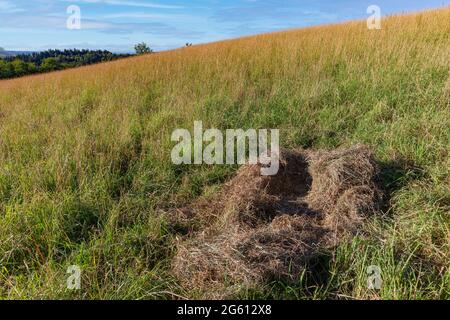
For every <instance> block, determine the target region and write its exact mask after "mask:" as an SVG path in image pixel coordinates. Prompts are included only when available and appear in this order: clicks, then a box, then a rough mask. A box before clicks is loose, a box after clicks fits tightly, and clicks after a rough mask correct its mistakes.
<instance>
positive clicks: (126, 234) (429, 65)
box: [0, 8, 450, 299]
mask: <svg viewBox="0 0 450 320" xmlns="http://www.w3.org/2000/svg"><path fill="white" fill-rule="evenodd" d="M449 36H450V9H449V8H444V9H440V10H434V11H429V12H424V13H420V14H411V15H405V16H394V17H389V18H387V19H384V20H383V21H382V29H381V30H368V29H367V27H366V23H365V21H364V22H349V23H345V24H340V25H330V26H321V27H313V28H306V29H301V30H292V31H287V32H280V33H273V34H265V35H260V36H256V37H248V38H242V39H237V40H232V41H225V42H219V43H213V44H208V45H199V46H192V47H189V48H183V49H179V50H174V51H170V52H164V53H158V54H153V55H148V56H141V57H136V58H129V59H123V60H120V61H115V62H111V63H106V64H100V65H95V66H90V67H83V68H79V69H76V70H67V71H64V72H56V73H51V74H43V75H38V76H32V77H25V78H21V79H14V80H7V81H0V296H1V297H2V298H84V299H90V298H104V299H108V298H136V299H142V298H148V299H152V298H170V299H172V298H177V297H178V298H179V297H187V298H196V297H203V296H208V293H206V294H205V291H207V290H203V289H202V288H203V287H204V286H205V284H207V283H211V281H212V282H213V283H214V285H217V288H218V289H217V290H216V291H215V292H216V293H217V294H218V295H219V296H223V295H227V294H231V295H232V296H235V297H242V298H252V297H261V298H304V297H313V298H333V299H335V298H376V299H379V298H419V299H430V298H449V291H450V290H449V277H450V273H449V270H448V252H449V251H450V250H449V249H450V248H449V239H450V234H449V216H448V212H449V208H450V199H449V195H450V190H449V185H450V183H449V182H450V180H449V179H450V178H449V168H450V162H449V149H450V142H449V141H450V140H449V128H450V107H449V106H450V78H449V70H450V46H449V43H450V41H449V40H450V39H449ZM195 120H202V121H203V125H204V127H205V128H218V129H222V130H224V129H227V128H242V129H247V128H255V129H258V128H276V129H280V133H281V146H282V148H284V149H285V150H291V151H288V152H291V153H293V154H291V153H288V154H287V155H292V156H293V157H294V158H295V159H296V160H295V161H294V163H295V165H294V167H295V168H297V169H298V170H297V169H296V170H297V171H296V172H297V174H296V179H295V181H291V180H290V179H289V178H287V180H286V179H285V180H283V179H284V178H283V177H281V176H280V177H278V178H274V182H275V184H274V185H273V189H270V188H269V189H267V190H268V191H269V192H258V193H257V195H255V193H253V191H252V190H247V189H245V188H257V189H256V190H260V191H261V190H266V189H265V188H259V187H258V186H261V184H262V185H264V184H265V183H267V181H265V180H264V179H263V180H259V179H262V178H258V177H256V176H254V175H253V174H252V170H253V169H252V168H251V167H250V168H249V167H246V166H245V167H243V168H241V169H239V168H236V167H230V166H208V165H202V166H176V165H173V164H172V162H171V159H170V152H171V149H172V147H173V143H172V142H171V141H170V136H171V133H172V132H173V130H174V129H176V128H188V129H189V128H192V125H193V123H194V121H195ZM359 144H360V146H361V145H365V146H366V147H360V148H362V149H361V150H370V157H369V156H368V157H365V156H364V157H362V158H361V159H370V161H369V162H367V161H366V160H364V161H362V162H358V163H359V164H358V165H357V164H356V163H355V165H357V169H355V170H356V171H355V172H364V174H363V175H362V176H359V178H360V179H362V180H358V181H359V182H357V183H354V182H353V181H352V180H351V179H350V180H349V181H350V182H349V183H350V185H348V186H347V185H346V186H345V188H343V189H342V190H341V189H340V187H339V186H341V183H340V182H339V181H340V180H339V179H338V177H339V175H337V176H335V175H334V174H333V172H341V171H340V168H341V165H344V167H345V163H346V162H342V163H341V162H339V161H340V160H339V159H341V158H342V157H341V153H340V152H344V153H345V151H343V150H354V149H352V146H354V145H359ZM321 150H322V151H321ZM333 150H339V151H333ZM358 150H360V149H358ZM296 152H298V154H297V155H296ZM335 152H337V153H335ZM358 154H366V151H364V152H362V153H358ZM294 155H295V156H294ZM335 156H336V157H337V158H336V159H335V158H333V157H335ZM330 157H331V158H330ZM288 158H289V157H288ZM344 158H345V157H344ZM356 158H357V157H356ZM356 158H352V159H356ZM321 159H326V161H325V160H324V162H321ZM330 159H335V160H336V161H334V160H333V161H331V163H333V164H334V165H335V166H336V167H333V168H334V169H333V170H334V171H333V170H331V169H330V170H329V168H330V167H329V165H328V163H329V160H330ZM358 159H359V158H358ZM352 161H353V160H352ZM352 161H350V163H353V162H352ZM287 163H288V164H289V163H290V162H289V161H288V162H287ZM369 163H370V166H369ZM360 164H362V165H361V167H359V165H360ZM321 168H328V169H325V170H324V171H323V174H320V173H321V172H322V171H321ZM352 168H354V167H352ZM367 169H369V170H368V171H366V170H367ZM375 169H377V170H376V171H377V173H376V174H375V171H372V170H375ZM336 170H337V171H336ZM299 172H300V176H298V174H299ZM344 172H347V171H346V170H344ZM243 175H244V176H245V175H248V176H249V179H252V181H253V179H255V181H254V182H255V184H251V185H246V184H244V186H245V188H244V189H243V190H242V192H243V193H244V196H243V197H240V193H239V192H241V191H240V189H239V188H236V189H233V188H232V190H233V192H232V196H233V197H236V199H238V200H239V199H246V200H245V201H244V202H243V203H241V202H239V201H240V200H239V201H236V202H230V203H228V202H224V203H222V202H220V203H219V202H218V201H217V200H216V199H217V197H218V194H220V193H221V192H223V191H221V190H224V188H227V187H226V185H227V184H229V183H231V184H233V182H235V183H236V184H237V185H238V180H239V179H240V178H242V179H244V178H243ZM373 176H376V180H377V181H376V186H375V185H372V182H371V181H372V180H371V179H372V178H373ZM236 179H237V180H236ZM277 179H281V180H279V181H283V183H281V185H277V183H276V181H277ZM298 181H303V182H302V183H300V184H299V183H298ZM308 181H309V182H308ZM294 182H295V183H294ZM293 183H294V185H293ZM269 184H270V183H269ZM258 188H259V189H258ZM285 188H289V189H288V190H285ZM286 191H289V192H291V191H295V197H293V195H292V194H287V195H286ZM315 194H316V195H317V194H320V196H314V195H315ZM379 194H382V195H383V197H382V200H383V201H379V200H377V199H378V197H379ZM324 195H327V196H326V197H325V196H324ZM247 197H250V198H247ZM294 198H295V199H294ZM299 198H300V200H299ZM341 198H342V199H343V200H338V199H341ZM202 199H210V200H211V201H210V203H209V205H210V207H209V208H210V209H202V210H201V211H202V214H200V215H198V214H195V212H192V210H191V211H186V210H187V209H188V208H193V207H194V208H195V207H196V204H198V203H200V202H201V201H202ZM294 200H295V201H294ZM293 201H294V203H293ZM232 204H234V205H236V208H233V206H232ZM213 205H215V206H213ZM224 206H225V207H226V210H225V209H223V208H224ZM242 206H244V207H243V208H244V209H246V210H238V211H239V212H241V213H243V215H236V212H237V211H236V210H235V209H237V208H242ZM247 206H249V207H248V208H247ZM206 208H208V207H206ZM217 208H220V210H218V209H217ZM185 209H186V210H185ZM179 210H181V211H182V212H179ZM198 210H199V209H197V211H198ZM302 210H303V211H302ZM300 211H301V212H304V214H298V212H300ZM177 212H178V213H177ZM205 212H206V213H205ZM225 212H228V213H229V214H227V215H224V216H221V213H225ZM280 212H282V213H283V214H281V215H280ZM338 212H339V213H342V212H345V213H346V214H343V215H342V214H337V213H338ZM366 212H370V214H365V213H366ZM171 213H173V214H174V216H173V217H171V216H170V214H171ZM244 213H248V214H244ZM361 213H364V214H361ZM186 214H187V216H185V215H186ZM189 214H191V216H189ZM305 217H307V218H305ZM177 218H179V219H178V220H177ZM174 220H176V221H178V222H177V223H176V224H174ZM231 221H234V222H235V223H234V224H232V223H231ZM220 223H222V226H225V227H224V229H223V232H222V233H217V228H218V226H220V225H221V224H220ZM177 224H178V226H177ZM231 225H232V226H234V227H233V228H230V226H231ZM202 230H203V231H204V235H201V234H200V233H201V231H202ZM199 232H200V233H199ZM202 237H205V239H206V240H205V242H203V244H208V243H210V244H215V243H219V242H220V243H223V244H224V245H226V246H224V247H223V248H221V249H220V250H222V251H220V252H215V250H216V249H215V248H218V247H214V246H210V247H209V248H204V247H203V246H202V242H201V241H200V240H201V239H202ZM229 239H232V241H231V242H230V241H229ZM261 243H263V244H261ZM277 243H283V247H282V249H283V250H285V251H280V246H279V245H278V244H277ZM304 243H306V244H309V245H308V246H305V245H304ZM258 246H261V249H262V251H261V250H260V251H255V248H256V247H258ZM196 250H197V251H196ZM205 250H206V251H205ZM208 250H211V251H208ZM236 250H237V252H236ZM195 252H199V253H205V252H206V253H207V254H209V255H210V257H211V259H208V260H202V261H200V262H199V265H198V268H197V269H195V268H194V269H191V268H190V267H189V266H190V262H189V261H195V259H194V260H192V259H193V258H192V255H193V254H195ZM221 252H224V253H225V254H224V255H223V256H220V253H221ZM322 252H323V254H320V253H322ZM236 253H239V254H241V255H243V256H244V259H242V258H241V257H239V259H238V260H236V259H235V256H234V254H236ZM217 257H220V259H228V258H227V257H231V258H230V260H226V261H227V263H228V265H227V264H222V262H223V260H220V259H219V258H217ZM286 257H287V259H286ZM291 258H294V260H292V259H291ZM297 258H299V260H298V261H297V260H295V259H297ZM304 258H305V259H304ZM217 259H218V260H217ZM182 261H186V262H185V264H184V266H186V272H188V271H189V272H192V277H189V278H190V279H188V280H189V281H187V280H186V279H185V278H186V276H183V275H180V271H179V270H181V268H182V265H183V263H182ZM205 261H209V262H205ZM285 261H294V262H293V263H292V262H291V263H290V266H287V265H285V264H284V262H285ZM203 262H205V263H203ZM213 263H217V266H216V267H217V269H214V268H216V267H214V266H211V264H213ZM305 263H306V264H307V265H308V267H307V268H304V265H305ZM71 265H78V266H80V268H81V270H82V273H81V276H82V282H81V283H82V286H81V290H68V289H67V288H66V280H67V277H68V275H67V274H66V270H67V268H68V267H69V266H71ZM177 266H178V267H177ZM369 266H379V268H380V269H381V276H382V280H383V285H382V286H381V289H380V290H372V289H369V288H368V286H367V277H368V274H367V268H368V267H369ZM242 267H244V268H242ZM224 268H225V269H224ZM177 270H178V271H177ZM212 270H219V271H220V272H226V273H227V274H228V275H230V276H229V277H227V278H226V279H223V274H218V275H214V276H211V271H212ZM223 270H225V271H223ZM233 270H237V271H236V272H234V271H233ZM274 270H275V271H276V272H273V271H274ZM198 271H202V272H203V274H204V275H205V276H204V277H203V278H202V276H200V273H198ZM212 273H214V272H212ZM268 275H270V276H268ZM197 279H200V280H197ZM204 281H205V282H204ZM196 284H197V285H196ZM230 288H231V289H230ZM224 292H225V293H224ZM219 293H220V294H219Z"/></svg>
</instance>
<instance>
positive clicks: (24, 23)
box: [0, 0, 450, 52]
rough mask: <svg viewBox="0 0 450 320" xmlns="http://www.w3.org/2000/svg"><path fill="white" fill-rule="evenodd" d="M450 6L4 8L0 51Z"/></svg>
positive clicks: (414, 1)
mask: <svg viewBox="0 0 450 320" xmlns="http://www.w3.org/2000/svg"><path fill="white" fill-rule="evenodd" d="M372 4H374V5H378V6H379V7H380V8H381V12H382V15H389V14H393V13H400V12H408V11H417V10H422V9H427V8H436V7H441V6H448V5H450V0H426V1H424V0H369V1H367V0H278V1H275V0H184V1H182V0H150V1H147V0H31V1H30V0H0V47H4V48H6V49H8V50H44V49H48V48H60V49H62V48H89V49H107V50H111V51H114V52H131V51H132V48H133V45H134V44H135V43H138V42H142V41H144V42H147V43H149V44H150V45H151V47H152V48H154V49H155V50H158V51H159V50H166V49H171V48H176V47H180V46H183V45H184V44H185V43H186V42H192V43H194V44H198V43H205V42H211V41H217V40H222V39H229V38H236V37H239V36H244V35H251V34H257V33H263V32H270V31H276V30H283V29H290V28H298V27H304V26H309V25H316V24H325V23H334V22H340V21H345V20H351V19H363V18H366V17H367V16H368V14H367V13H366V9H367V7H368V6H369V5H372ZM70 5H77V6H79V7H80V9H81V18H82V19H81V29H80V30H68V29H67V28H66V21H67V19H68V17H69V14H67V7H68V6H70Z"/></svg>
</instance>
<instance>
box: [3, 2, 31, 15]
mask: <svg viewBox="0 0 450 320" xmlns="http://www.w3.org/2000/svg"><path fill="white" fill-rule="evenodd" d="M23 11H25V10H24V9H23V8H20V7H18V6H17V5H16V4H15V3H13V2H12V1H8V0H0V14H2V13H16V12H23Z"/></svg>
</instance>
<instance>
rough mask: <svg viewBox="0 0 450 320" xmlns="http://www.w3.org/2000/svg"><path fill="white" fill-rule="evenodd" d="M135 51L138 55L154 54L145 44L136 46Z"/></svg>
mask: <svg viewBox="0 0 450 320" xmlns="http://www.w3.org/2000/svg"><path fill="white" fill-rule="evenodd" d="M134 50H136V54H146V53H152V52H153V50H152V49H150V47H149V46H148V45H147V44H146V43H145V42H142V43H138V44H137V45H135V46H134Z"/></svg>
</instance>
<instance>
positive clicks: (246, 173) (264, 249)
mask: <svg viewBox="0 0 450 320" xmlns="http://www.w3.org/2000/svg"><path fill="white" fill-rule="evenodd" d="M377 173H378V169H377V165H376V164H375V162H374V161H373V157H372V152H371V150H370V149H369V148H368V147H367V146H364V145H356V146H353V147H350V148H340V149H336V150H333V151H305V150H300V151H284V152H282V155H281V163H280V170H279V173H278V174H277V175H275V176H261V175H260V167H259V166H258V165H252V166H243V167H242V168H241V169H240V170H239V171H238V172H237V174H236V176H235V177H234V178H232V179H231V180H230V181H229V182H228V183H226V184H225V185H224V187H223V188H222V190H221V191H220V192H219V193H218V194H216V195H215V196H214V198H213V199H199V200H197V201H196V202H195V203H193V204H192V205H191V206H190V207H188V208H183V209H180V210H178V211H177V212H176V213H172V215H171V217H170V218H171V220H172V222H173V223H176V224H186V225H187V224H189V222H192V221H193V220H195V221H196V225H199V226H203V228H202V230H201V231H195V230H191V231H192V232H191V233H190V235H189V237H187V238H186V239H183V240H182V241H180V242H179V243H178V253H177V255H176V257H175V259H174V262H173V272H174V274H175V275H176V276H177V278H178V279H179V280H180V282H181V283H182V285H183V286H185V287H186V288H187V289H197V290H201V291H203V292H205V294H206V297H212V298H221V297H225V296H227V295H228V294H231V293H233V292H234V291H235V289H236V288H239V287H241V286H247V287H252V286H255V285H257V284H261V283H263V282H265V281H267V280H268V279H272V278H277V277H278V278H279V277H283V278H287V279H292V280H295V278H296V277H297V276H298V275H299V274H300V273H301V272H302V271H303V270H304V269H305V268H307V265H308V262H309V261H310V260H311V259H313V258H314V257H315V256H316V255H317V254H318V252H321V251H322V250H324V249H329V248H332V247H333V246H335V245H336V244H338V243H339V241H341V240H342V239H344V238H346V237H347V236H349V235H352V234H355V233H356V232H357V231H358V229H360V227H361V224H362V223H363V222H364V219H365V217H367V216H368V215H370V214H371V213H373V212H375V211H376V210H378V208H379V206H380V205H381V200H382V197H381V192H380V191H379V189H378V188H377V186H376V183H375V178H376V176H377ZM205 226H207V227H205Z"/></svg>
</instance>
